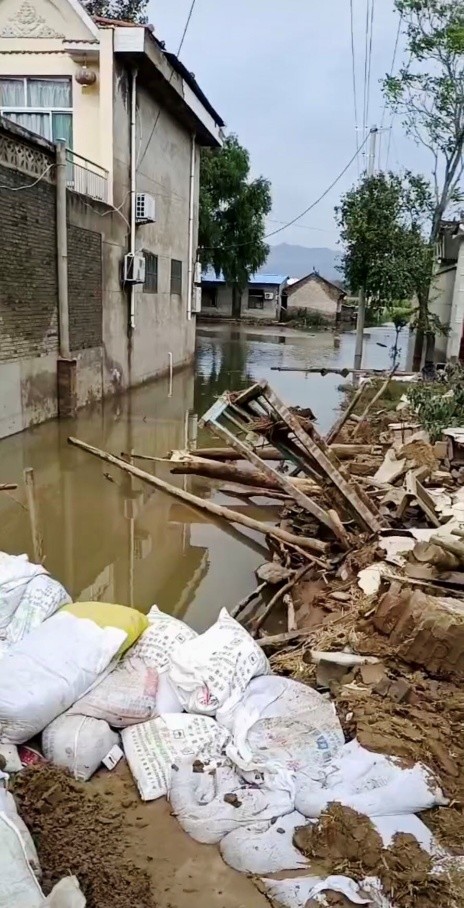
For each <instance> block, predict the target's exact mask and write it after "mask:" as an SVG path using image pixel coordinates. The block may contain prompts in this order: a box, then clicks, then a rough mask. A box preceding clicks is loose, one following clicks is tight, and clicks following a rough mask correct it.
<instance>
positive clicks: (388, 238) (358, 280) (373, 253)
mask: <svg viewBox="0 0 464 908" xmlns="http://www.w3.org/2000/svg"><path fill="white" fill-rule="evenodd" d="M429 211H430V187H429V186H428V184H427V182H426V180H424V179H423V178H422V177H420V176H415V175H413V174H411V173H406V174H405V175H404V176H403V177H400V176H397V175H395V174H393V173H379V174H377V175H375V176H366V177H364V179H363V180H361V182H360V184H359V185H358V186H356V187H354V188H353V189H351V190H349V191H348V192H347V193H346V194H345V195H344V196H343V197H342V199H341V202H340V205H339V206H338V207H337V208H336V209H335V213H336V219H337V222H338V225H339V227H340V236H341V240H342V243H343V246H344V253H343V257H342V266H341V268H342V270H343V272H344V275H345V281H346V282H347V284H348V286H349V287H350V290H351V292H352V293H359V292H361V291H362V292H363V293H364V295H365V298H366V300H367V302H368V308H370V309H371V310H378V309H383V308H385V307H388V306H392V305H393V304H396V303H397V301H398V300H403V299H410V300H412V299H413V298H414V297H415V296H418V294H419V292H420V290H421V284H422V281H423V272H424V268H428V263H429V261H430V260H431V257H432V251H431V247H430V243H429V242H428V240H427V239H426V238H425V237H424V232H423V224H424V221H426V219H427V216H428V213H429Z"/></svg>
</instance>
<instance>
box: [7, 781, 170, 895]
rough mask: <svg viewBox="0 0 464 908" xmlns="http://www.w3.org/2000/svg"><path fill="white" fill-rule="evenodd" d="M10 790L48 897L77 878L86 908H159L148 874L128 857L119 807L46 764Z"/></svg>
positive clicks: (122, 815)
mask: <svg viewBox="0 0 464 908" xmlns="http://www.w3.org/2000/svg"><path fill="white" fill-rule="evenodd" d="M12 791H13V794H14V795H15V797H16V799H17V803H18V808H19V811H20V814H21V817H22V819H23V820H24V821H25V823H26V825H27V826H28V827H29V830H30V832H31V834H32V836H33V839H34V842H35V844H36V847H37V852H38V855H39V861H40V864H41V867H42V871H43V878H42V887H43V890H44V892H45V894H46V895H47V894H48V893H49V892H50V890H51V889H52V888H53V886H54V885H55V883H57V882H58V881H59V880H60V879H61V878H62V877H64V876H66V875H68V874H75V875H76V876H77V878H78V880H79V883H80V886H81V889H82V891H83V893H84V895H85V897H86V899H87V908H134V906H137V908H157V906H156V903H155V901H154V900H153V897H152V893H151V886H150V879H149V875H148V873H146V872H144V871H143V870H142V869H141V868H140V867H137V866H136V865H135V864H134V862H133V861H131V860H129V859H128V858H127V856H126V850H127V833H126V832H125V825H124V810H123V805H121V804H117V803H114V802H113V801H112V800H110V799H105V798H103V797H102V795H101V794H99V793H97V792H94V791H92V789H91V788H90V787H89V786H86V785H84V784H80V783H77V782H74V781H73V780H72V779H71V778H70V777H69V776H68V775H67V774H66V773H64V772H63V771H62V770H60V769H57V768H56V767H53V766H50V765H42V766H33V767H30V769H27V770H25V771H24V772H22V773H20V774H18V775H17V776H16V777H15V779H14V783H13V788H12Z"/></svg>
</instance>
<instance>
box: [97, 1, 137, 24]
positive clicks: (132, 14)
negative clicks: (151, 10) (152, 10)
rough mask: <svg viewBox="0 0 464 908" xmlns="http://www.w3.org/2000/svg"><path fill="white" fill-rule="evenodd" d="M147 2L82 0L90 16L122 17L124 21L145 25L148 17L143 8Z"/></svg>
mask: <svg viewBox="0 0 464 908" xmlns="http://www.w3.org/2000/svg"><path fill="white" fill-rule="evenodd" d="M148 2H149V0H83V5H84V7H85V9H86V10H87V12H88V13H89V15H90V16H103V17H104V18H106V19H122V20H123V21H125V22H138V23H139V25H146V24H147V22H148V18H147V16H146V15H145V10H146V8H147V6H148Z"/></svg>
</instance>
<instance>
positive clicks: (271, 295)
mask: <svg viewBox="0 0 464 908" xmlns="http://www.w3.org/2000/svg"><path fill="white" fill-rule="evenodd" d="M264 299H265V300H273V299H274V293H273V291H272V290H266V293H265V294H264Z"/></svg>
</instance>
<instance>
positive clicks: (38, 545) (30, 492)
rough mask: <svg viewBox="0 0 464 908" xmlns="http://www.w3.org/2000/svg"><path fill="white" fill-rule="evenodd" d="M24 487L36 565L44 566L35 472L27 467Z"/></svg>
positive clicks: (24, 474)
mask: <svg viewBox="0 0 464 908" xmlns="http://www.w3.org/2000/svg"><path fill="white" fill-rule="evenodd" d="M23 476H24V485H25V487H26V501H27V508H28V511H29V520H30V524H31V536H32V551H33V555H34V561H35V562H36V564H42V562H43V559H44V552H43V541H42V535H41V532H40V529H39V518H38V513H37V503H36V491H35V482H34V470H33V469H32V467H27V468H26V469H25V470H24V473H23Z"/></svg>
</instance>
